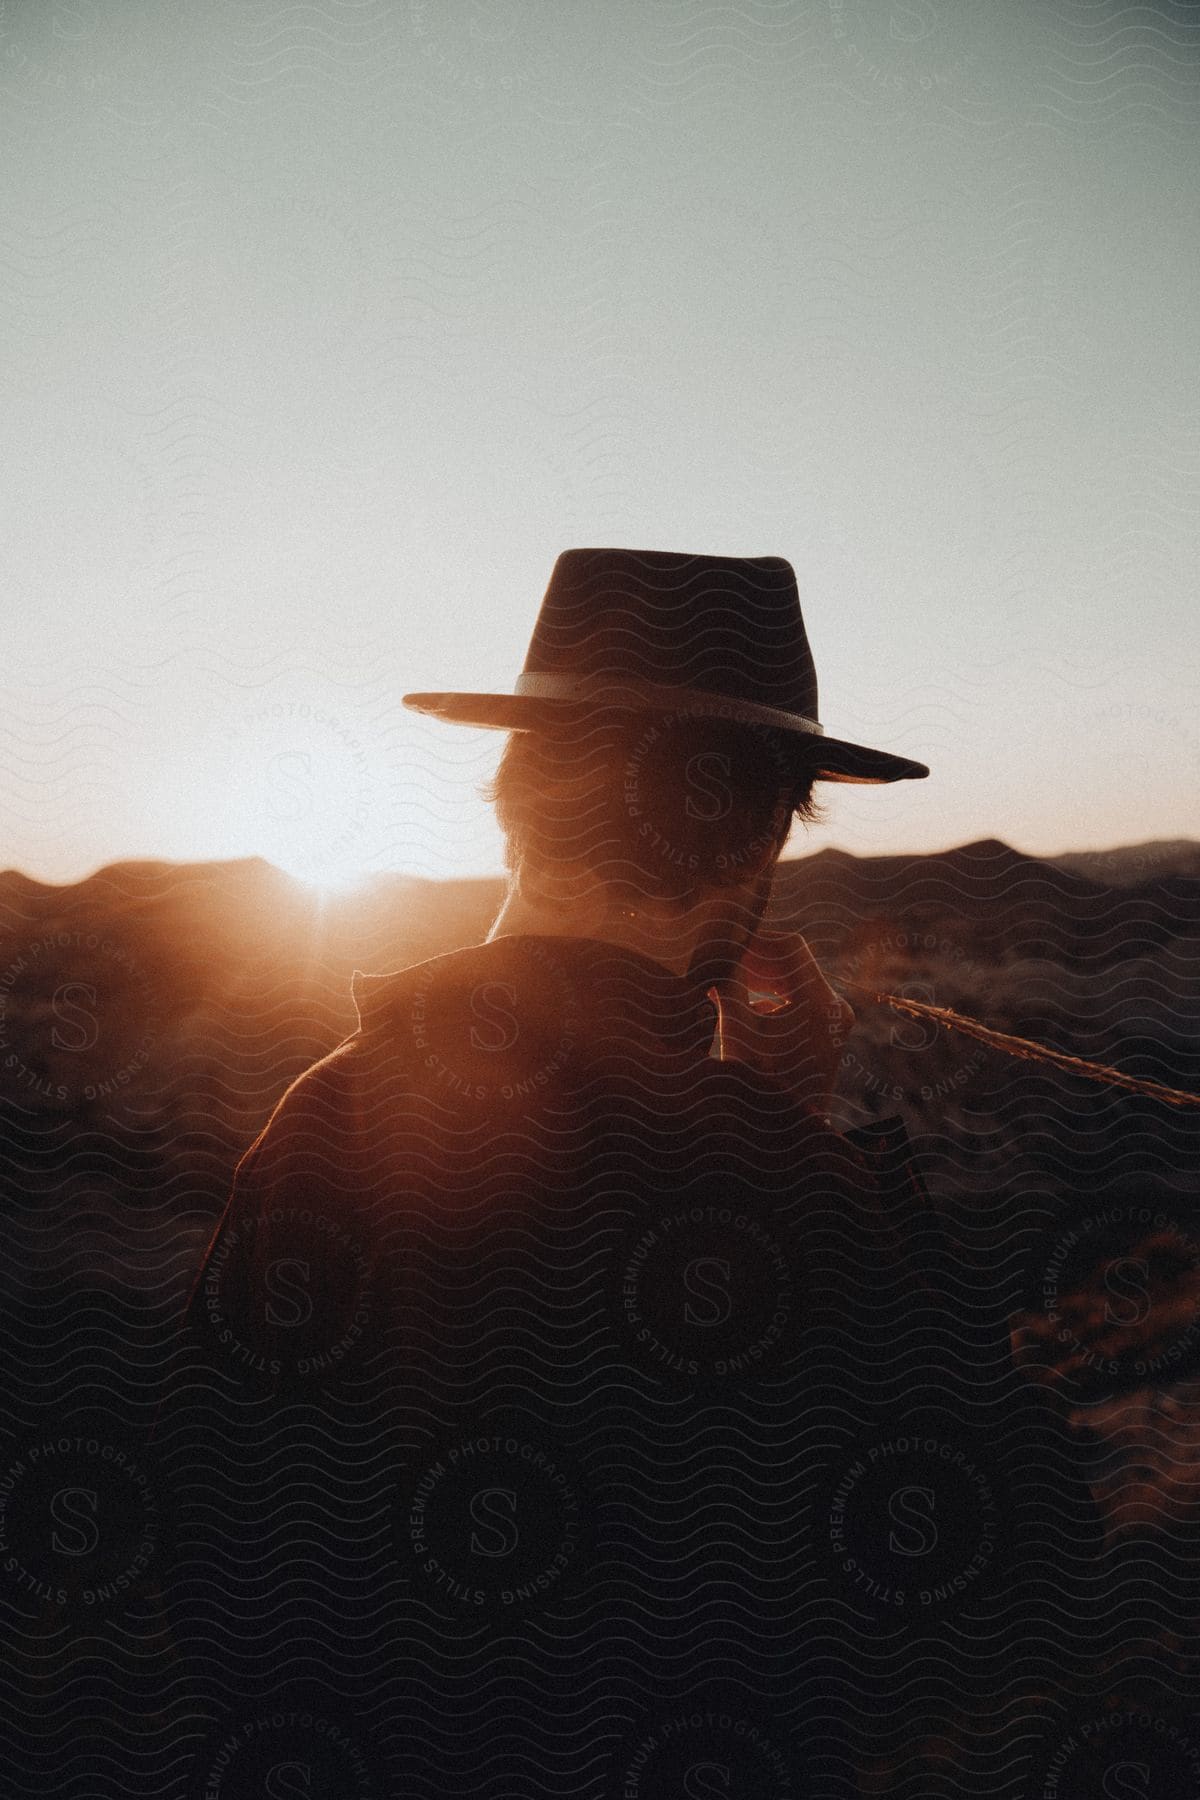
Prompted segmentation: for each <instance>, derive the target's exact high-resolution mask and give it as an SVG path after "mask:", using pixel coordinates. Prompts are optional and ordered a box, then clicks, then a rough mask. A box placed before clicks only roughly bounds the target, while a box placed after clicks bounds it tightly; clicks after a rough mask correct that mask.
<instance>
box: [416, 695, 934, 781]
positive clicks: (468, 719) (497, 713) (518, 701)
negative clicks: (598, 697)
mask: <svg viewBox="0 0 1200 1800" xmlns="http://www.w3.org/2000/svg"><path fill="white" fill-rule="evenodd" d="M403 702H404V705H405V706H407V707H409V708H410V709H411V710H412V711H413V712H422V713H429V714H431V715H432V717H434V718H436V719H443V720H445V721H446V723H447V724H451V725H473V726H475V727H477V728H482V729H484V730H488V731H545V730H550V729H553V728H554V727H556V726H557V727H559V728H560V729H561V728H562V727H563V726H570V725H573V724H577V723H584V722H586V721H587V720H589V719H594V718H595V717H596V708H595V707H594V706H588V705H586V704H584V703H581V702H580V701H578V700H550V699H544V698H536V699H535V698H533V697H532V696H530V695H527V694H405V695H404V697H403ZM704 702H705V696H704V694H703V693H701V692H700V691H699V690H697V689H691V690H689V692H688V694H687V701H686V704H687V709H688V711H689V712H690V713H694V714H696V715H697V716H700V717H703V716H704V713H705V704H704ZM605 710H606V712H612V711H614V710H627V711H629V712H631V713H639V712H655V711H665V710H668V709H667V708H665V707H655V706H649V705H643V706H637V707H634V706H630V707H628V708H626V709H618V708H613V707H608V708H606V709H605ZM763 710H764V709H763V708H761V707H759V708H755V709H754V710H753V712H752V713H751V712H749V711H748V712H747V715H746V717H745V719H744V721H741V722H744V723H746V724H758V725H761V724H763V723H764V720H763V716H762V715H763ZM712 715H713V717H714V718H721V719H725V720H727V721H730V722H732V723H735V724H736V723H738V722H739V719H738V713H737V703H736V702H735V701H729V700H725V699H722V698H721V697H720V696H714V697H713V706H712ZM766 722H767V723H769V724H771V725H773V726H774V727H775V728H776V729H777V730H780V731H788V732H792V733H794V735H795V737H796V739H797V751H798V753H799V752H801V751H802V753H803V760H804V761H805V762H806V763H809V762H810V760H811V759H812V756H813V752H814V751H815V752H816V761H817V764H818V766H817V769H816V771H815V773H814V779H815V780H817V781H843V782H852V783H855V784H857V785H859V786H863V787H879V786H881V785H882V784H884V783H886V782H892V781H919V780H922V779H923V778H924V777H925V776H926V775H928V773H929V770H928V768H927V767H926V765H925V764H924V763H921V762H914V761H913V760H912V758H911V757H908V756H893V755H892V753H891V751H890V750H873V749H871V748H870V747H869V746H868V745H866V744H852V743H850V742H849V741H848V740H847V739H845V738H831V737H828V736H826V735H825V734H821V735H819V736H818V735H817V733H815V732H812V731H809V730H806V729H805V727H804V726H803V725H802V724H800V723H799V722H798V721H797V720H795V719H793V718H792V717H791V716H790V714H788V713H785V712H773V715H772V717H771V718H770V720H769V721H766ZM800 740H803V743H802V744H801V742H800Z"/></svg>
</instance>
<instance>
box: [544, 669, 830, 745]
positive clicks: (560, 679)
mask: <svg viewBox="0 0 1200 1800" xmlns="http://www.w3.org/2000/svg"><path fill="white" fill-rule="evenodd" d="M513 693H514V695H515V696H516V697H517V698H518V699H522V700H574V701H576V702H579V701H585V702H589V701H590V702H591V703H592V704H594V705H597V706H611V707H629V706H634V707H637V708H639V709H641V708H645V709H647V710H648V711H651V712H687V711H691V712H693V713H697V714H699V715H700V716H702V717H704V718H717V719H732V720H735V721H737V722H738V723H741V724H745V725H773V726H775V727H776V728H778V727H780V726H783V727H785V728H786V729H788V730H791V731H808V732H811V733H812V734H813V735H814V736H815V737H824V735H825V727H824V726H823V725H819V724H818V723H817V721H816V720H815V719H806V718H805V717H804V715H803V714H802V713H793V712H786V711H785V710H784V708H783V707H781V706H762V705H760V704H759V703H758V701H756V700H734V699H732V698H731V697H730V696H729V695H728V694H715V693H713V692H712V690H711V689H710V688H692V687H666V686H664V685H662V684H661V683H659V682H655V681H633V680H629V679H625V678H622V677H620V676H613V677H612V678H611V679H610V678H609V677H608V676H596V675H588V676H582V677H580V676H574V675H555V674H550V673H534V674H529V673H528V672H527V673H525V674H523V675H518V676H517V679H516V681H515V682H514V683H513Z"/></svg>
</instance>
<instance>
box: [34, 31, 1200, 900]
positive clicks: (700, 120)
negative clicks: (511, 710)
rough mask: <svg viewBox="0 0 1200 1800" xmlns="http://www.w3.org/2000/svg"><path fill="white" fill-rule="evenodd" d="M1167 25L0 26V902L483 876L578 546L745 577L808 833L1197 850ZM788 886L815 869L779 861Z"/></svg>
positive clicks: (1186, 105)
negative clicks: (769, 643) (167, 860)
mask: <svg viewBox="0 0 1200 1800" xmlns="http://www.w3.org/2000/svg"><path fill="white" fill-rule="evenodd" d="M1198 76H1200V10H1198V9H1197V8H1195V7H1194V6H1185V5H1179V4H1163V3H1162V0H1154V4H1153V5H1152V6H1142V7H1137V8H1129V7H1125V6H1119V7H1118V6H1110V5H1109V4H1108V3H1107V0H1047V3H1046V4H1038V3H1036V0H1014V3H1013V4H1001V3H999V0H937V3H936V4H935V0H895V4H891V3H890V0H804V3H803V4H800V3H795V0H738V4H737V5H726V4H723V3H719V0H637V3H636V4H631V3H629V0H607V3H606V4H604V5H600V6H584V5H569V4H564V3H563V0H556V3H554V4H551V0H488V3H487V4H483V3H482V0H480V3H479V4H475V3H471V0H320V4H319V5H318V4H313V5H309V4H304V3H301V4H293V3H290V0H289V4H287V5H286V6H281V5H279V4H278V0H261V3H260V0H218V3H216V4H209V3H207V0H198V3H197V4H196V5H194V6H187V7H184V6H181V5H163V4H162V3H161V0H70V3H68V0H44V3H42V0H39V3H37V4H35V3H34V0H7V4H2V5H0V103H2V117H3V134H4V135H3V168H4V176H3V183H2V188H0V193H2V196H3V197H2V199H0V316H2V320H3V334H4V342H5V346H6V350H7V356H6V367H7V372H8V379H7V381H6V391H5V403H4V406H3V408H2V409H0V459H2V464H3V469H4V478H3V483H2V485H0V540H2V544H3V555H2V556H0V593H2V596H3V629H4V646H5V649H4V655H3V658H2V661H0V687H2V689H3V703H4V716H3V720H2V721H0V866H9V867H16V868H20V869H23V870H25V871H26V872H28V873H30V874H32V875H35V876H38V877H40V878H42V879H46V880H52V881H68V880H72V879H74V878H77V877H78V876H81V875H84V874H86V873H88V872H89V871H90V870H92V869H94V868H96V867H97V866H100V865H102V864H104V863H107V862H111V861H114V860H116V859H118V858H126V857H171V858H180V859H197V858H209V857H231V856H240V855H250V854H261V855H263V856H266V857H269V858H270V859H271V860H273V861H276V862H278V863H279V864H280V865H281V866H283V867H286V868H289V869H290V870H292V871H293V872H294V873H298V874H301V875H303V876H305V877H306V878H308V879H312V880H314V881H318V882H328V883H330V884H336V883H338V882H345V881H350V880H353V879H354V878H355V876H356V875H358V874H361V873H365V872H371V871H386V870H397V871H406V872H410V873H417V874H426V875H440V876H451V875H458V874H464V873H476V872H484V871H491V870H494V869H496V868H498V866H499V848H498V838H497V836H496V833H495V829H494V826H493V825H492V822H491V816H490V814H489V812H488V810H487V809H486V808H485V807H484V806H483V804H482V802H481V801H480V800H479V799H478V798H477V795H476V792H475V790H476V788H477V787H478V785H479V783H480V782H481V781H483V780H484V779H485V778H486V776H487V775H489V774H490V772H491V770H492V767H493V765H494V762H495V759H496V756H497V755H498V753H499V750H500V748H501V746H502V742H503V739H502V737H501V736H500V735H499V734H494V733H488V732H475V731H468V730H465V729H462V728H458V727H450V726H443V725H439V724H437V723H436V722H434V721H432V720H429V719H423V718H419V717H417V716H416V715H413V714H410V713H407V712H406V711H405V710H404V709H403V707H402V706H401V704H400V696H401V694H403V693H404V692H406V691H409V690H413V689H425V688H438V687H447V688H453V687H460V688H467V689H475V688H483V689H489V688H491V689H500V690H508V689H510V688H511V686H512V682H513V679H514V678H515V676H516V675H517V673H518V671H519V669H520V667H521V663H522V660H523V658H524V654H525V647H526V642H527V640H528V637H529V633H530V630H531V628H532V624H533V620H534V615H535V613H536V609H537V606H538V603H539V600H540V598H541V594H542V591H543V589H544V587H545V584H546V580H547V578H548V576H549V573H550V569H551V567H552V565H553V562H554V559H555V557H556V555H557V554H558V552H559V551H560V550H561V549H563V548H566V547H567V546H569V545H586V544H620V545H631V546H636V547H642V548H659V549H668V550H686V551H718V552H723V553H731V554H739V555H763V554H774V555H782V556H786V557H787V558H788V559H789V560H790V561H791V562H792V563H793V564H794V565H795V568H796V571H797V575H798V579H799V582H800V590H801V597H802V601H803V605H804V612H805V618H806V622H807V624H808V629H809V634H810V637H811V640H812V644H813V649H814V653H815V656H816V661H817V669H818V674H819V677H820V685H821V715H822V718H823V720H824V722H825V724H826V727H827V729H829V730H830V731H831V732H834V733H836V734H838V735H842V736H848V737H854V738H859V739H861V740H863V741H866V742H868V743H874V744H878V745H880V746H882V747H885V748H888V749H892V750H896V751H900V752H902V753H904V754H907V755H912V756H915V757H918V758H920V759H921V760H923V761H925V762H927V763H929V765H930V766H931V768H932V771H933V773H932V775H931V777H930V779H929V780H928V781H925V782H906V783H901V784H898V785H897V786H895V787H892V788H881V789H858V790H855V789H846V788H842V789H837V790H829V791H828V797H829V798H830V799H831V800H832V806H831V809H830V820H829V823H828V824H827V825H825V826H824V827H822V828H821V830H820V832H819V833H817V834H816V835H815V836H813V837H812V838H810V839H809V840H808V842H809V843H810V844H812V845H813V846H814V847H815V846H816V845H819V844H825V843H833V844H838V845H840V846H842V847H843V848H846V849H849V850H852V851H855V852H857V853H859V854H863V855H870V854H883V853H886V852H892V851H904V850H925V849H940V848H943V847H945V846H947V845H950V844H954V843H959V842H964V841H967V840H969V839H973V838H980V837H991V836H996V837H1002V838H1005V839H1007V840H1008V841H1009V842H1011V843H1013V844H1015V845H1016V846H1018V847H1019V848H1021V849H1024V850H1027V851H1033V852H1039V851H1040V852H1054V851H1057V850H1065V849H1083V848H1091V847H1099V846H1108V845H1113V844H1118V843H1123V842H1140V841H1143V840H1145V839H1149V838H1154V837H1174V836H1181V835H1196V834H1197V833H1198V832H1200V820H1198V818H1197V813H1196V805H1195V802H1196V796H1197V792H1198V791H1200V655H1198V654H1197V636H1198V634H1197V628H1196V594H1195V585H1196V569H1197V567H1198V564H1200V559H1198V557H1197V550H1198V548H1200V546H1198V544H1197V538H1198V536H1200V531H1198V526H1197V520H1198V517H1200V507H1198V501H1200V408H1198V400H1197V389H1196V371H1197V369H1198V368H1200V342H1198V340H1200V308H1198V306H1197V294H1198V292H1200V282H1198V274H1200V270H1198V263H1200V230H1198V229H1197V224H1198V221H1197V207H1196V194H1197V191H1198V186H1200V183H1198V176H1200V155H1198V152H1200V124H1198V113H1197V98H1198V94H1197V78H1198ZM803 847H805V842H804V840H803V839H801V838H800V837H797V839H796V840H795V841H794V848H795V849H796V850H799V849H801V848H803Z"/></svg>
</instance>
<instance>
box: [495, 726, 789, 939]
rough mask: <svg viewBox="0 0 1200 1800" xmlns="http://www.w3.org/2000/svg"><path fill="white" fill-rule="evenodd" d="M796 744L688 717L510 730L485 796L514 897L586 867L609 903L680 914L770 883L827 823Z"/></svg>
mask: <svg viewBox="0 0 1200 1800" xmlns="http://www.w3.org/2000/svg"><path fill="white" fill-rule="evenodd" d="M817 766H818V765H817V764H816V762H815V761H814V760H813V751H812V749H811V747H810V746H809V744H808V743H807V742H806V740H805V739H804V738H803V737H801V736H799V735H798V734H796V733H793V732H783V731H775V730H773V729H769V728H763V727H760V726H749V725H743V724H741V723H733V722H731V721H728V720H723V719H712V718H706V717H703V716H699V715H696V714H692V713H688V712H681V713H671V714H665V715H632V716H631V715H626V716H624V717H622V718H621V719H619V720H615V721H614V720H611V719H610V720H607V721H605V722H603V723H601V724H595V723H591V724H584V725H580V726H578V727H576V728H575V729H573V730H571V729H568V728H566V727H557V728H555V729H548V730H536V731H513V732H510V734H509V738H508V742H507V744H506V745H505V747H504V751H503V754H502V755H501V758H500V763H499V767H498V768H497V770H496V773H495V776H494V777H493V779H492V780H491V781H490V782H488V783H487V784H486V785H485V786H484V788H483V789H482V793H483V797H484V799H486V800H488V801H489V802H490V803H491V804H492V805H493V806H494V807H495V809H496V816H497V819H498V821H499V824H500V829H501V831H502V832H503V834H504V840H505V859H504V860H505V864H506V866H507V868H508V871H509V874H510V875H511V876H512V878H513V880H514V881H515V883H516V885H517V889H518V892H522V893H525V894H526V895H531V894H533V893H537V892H541V893H542V894H546V893H548V892H550V891H552V890H553V886H554V877H555V875H556V873H559V872H562V871H565V870H566V869H567V868H568V867H570V866H579V865H582V866H583V867H584V868H586V869H587V871H588V872H589V875H590V876H591V877H592V878H594V880H595V881H596V882H598V883H599V884H600V885H602V887H603V888H604V889H605V890H606V892H607V897H608V899H609V900H610V901H612V902H617V903H620V902H626V903H629V902H636V901H637V900H638V899H642V900H650V899H657V900H667V901H673V902H675V903H676V904H678V905H680V906H681V907H682V906H685V905H687V904H688V903H690V902H692V901H694V900H696V899H699V898H700V897H702V896H703V895H704V894H706V893H710V892H711V891H712V890H713V889H719V888H725V887H733V886H736V885H738V884H740V883H743V882H746V881H748V880H750V879H752V878H754V877H755V876H757V875H759V874H761V873H762V872H763V871H764V870H765V869H767V868H768V867H769V866H771V865H772V864H773V863H774V862H775V860H776V858H777V857H778V855H779V852H780V851H781V850H782V849H783V846H784V843H785V842H786V840H787V836H788V832H789V830H790V829H791V824H792V820H793V818H795V817H799V818H801V819H803V820H805V821H806V822H811V821H814V820H818V819H820V818H821V817H822V811H821V808H820V806H819V805H818V803H817V802H816V800H815V799H814V797H813V779H814V771H815V769H816V767H817Z"/></svg>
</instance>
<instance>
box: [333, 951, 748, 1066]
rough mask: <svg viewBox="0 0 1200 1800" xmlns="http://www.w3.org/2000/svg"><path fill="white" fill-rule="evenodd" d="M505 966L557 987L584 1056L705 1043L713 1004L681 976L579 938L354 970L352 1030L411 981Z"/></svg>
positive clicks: (457, 979) (380, 1023) (389, 1013)
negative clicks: (574, 1017) (389, 968)
mask: <svg viewBox="0 0 1200 1800" xmlns="http://www.w3.org/2000/svg"><path fill="white" fill-rule="evenodd" d="M506 971H510V972H515V973H520V972H523V973H524V974H525V975H526V976H527V977H528V975H529V974H530V972H532V973H533V975H534V977H535V986H536V988H537V990H538V991H542V992H549V993H551V994H553V993H554V992H556V991H557V992H561V991H563V987H564V986H565V988H566V990H567V991H569V994H570V997H571V1004H572V1005H573V1006H574V1007H575V1008H576V1009H577V1011H578V1017H579V1022H580V1026H581V1029H582V1031H583V1033H584V1035H585V1037H586V1038H587V1040H588V1042H589V1045H590V1048H591V1055H592V1056H595V1055H596V1054H597V1053H600V1054H603V1053H604V1051H605V1050H608V1051H610V1052H612V1053H617V1054H628V1053H632V1052H634V1051H637V1050H639V1049H640V1050H642V1051H643V1052H645V1053H648V1054H650V1055H651V1056H652V1057H658V1058H664V1059H666V1060H668V1061H674V1060H676V1059H681V1060H683V1061H685V1062H694V1061H696V1060H698V1059H701V1058H703V1057H705V1056H707V1055H708V1053H709V1050H710V1049H711V1047H712V1041H713V1034H714V1031H715V1028H716V1020H717V1010H716V1007H715V1006H714V1004H713V1002H712V1001H711V1000H709V999H708V998H707V997H706V996H705V995H704V994H702V993H699V992H697V990H696V988H695V987H694V986H693V985H692V984H691V983H689V981H688V980H687V978H686V977H685V976H683V975H677V974H676V973H675V971H674V970H673V969H668V968H667V967H666V965H665V964H663V963H660V962H656V961H655V960H654V958H653V957H649V956H644V955H643V954H642V953H641V952H640V951H637V950H631V949H629V948H628V947H627V946H625V945H623V944H613V943H609V942H607V941H606V940H604V939H601V938H587V937H547V936H534V935H524V936H515V937H498V938H493V939H492V940H491V941H490V942H489V943H486V944H472V945H469V946H467V947H466V948H465V949H462V950H455V951H451V952H449V953H448V954H447V955H445V956H439V957H434V958H432V959H431V960H430V961H429V962H426V963H418V964H414V965H412V966H411V967H409V968H406V969H399V970H396V971H394V972H393V973H391V974H388V975H368V974H365V973H363V971H361V970H359V969H356V970H355V971H354V974H353V976H352V978H351V992H352V994H353V996H354V1002H355V1005H356V1007H357V1009H358V1024H359V1031H360V1032H361V1033H363V1034H364V1035H367V1034H370V1033H373V1032H376V1031H378V1030H380V1029H382V1030H386V1029H387V1028H388V1025H389V1022H390V1021H391V1020H392V1019H394V1018H395V1016H396V1011H397V1008H398V1007H401V1006H403V1005H404V1004H405V1003H406V1002H407V1001H408V999H409V996H410V995H411V993H412V990H413V987H414V984H415V983H416V982H418V981H425V982H437V983H438V984H439V985H442V984H445V985H448V986H452V987H453V986H457V985H458V984H460V983H463V982H478V981H481V980H486V979H490V978H496V979H499V978H500V977H501V976H502V975H503V974H504V973H505V972H506ZM525 986H526V987H528V982H526V984H525Z"/></svg>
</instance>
